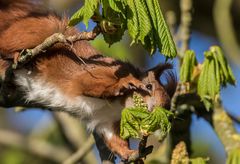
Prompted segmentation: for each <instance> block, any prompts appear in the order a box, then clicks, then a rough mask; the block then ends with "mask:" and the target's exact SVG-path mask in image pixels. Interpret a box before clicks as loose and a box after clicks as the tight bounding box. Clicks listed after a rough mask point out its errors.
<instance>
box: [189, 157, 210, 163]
mask: <svg viewBox="0 0 240 164" xmlns="http://www.w3.org/2000/svg"><path fill="white" fill-rule="evenodd" d="M207 161H208V159H204V158H201V157H197V158H192V159H190V163H191V164H207Z"/></svg>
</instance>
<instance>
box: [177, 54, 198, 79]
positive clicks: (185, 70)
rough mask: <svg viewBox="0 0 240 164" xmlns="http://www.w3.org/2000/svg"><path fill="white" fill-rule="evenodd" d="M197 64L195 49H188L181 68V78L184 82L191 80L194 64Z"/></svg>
mask: <svg viewBox="0 0 240 164" xmlns="http://www.w3.org/2000/svg"><path fill="white" fill-rule="evenodd" d="M196 65H197V59H196V56H195V53H194V51H192V50H187V51H186V52H185V55H184V58H183V62H182V65H181V69H180V80H181V82H182V83H185V82H190V81H191V79H192V73H193V69H194V66H196Z"/></svg>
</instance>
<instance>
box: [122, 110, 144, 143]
mask: <svg viewBox="0 0 240 164" xmlns="http://www.w3.org/2000/svg"><path fill="white" fill-rule="evenodd" d="M147 116H148V112H147V111H145V110H143V109H141V108H125V109H123V111H122V117H121V123H120V136H121V137H122V138H123V139H127V138H130V137H133V138H139V131H140V122H141V120H142V119H143V118H145V117H147Z"/></svg>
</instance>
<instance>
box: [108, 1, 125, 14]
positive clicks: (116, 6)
mask: <svg viewBox="0 0 240 164" xmlns="http://www.w3.org/2000/svg"><path fill="white" fill-rule="evenodd" d="M108 3H109V6H110V7H111V8H112V9H113V10H114V11H116V12H119V13H121V12H124V8H125V4H124V1H121V0H108Z"/></svg>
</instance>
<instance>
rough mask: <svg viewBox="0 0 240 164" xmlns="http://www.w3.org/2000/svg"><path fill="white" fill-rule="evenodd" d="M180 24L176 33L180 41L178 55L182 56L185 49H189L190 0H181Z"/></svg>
mask: <svg viewBox="0 0 240 164" xmlns="http://www.w3.org/2000/svg"><path fill="white" fill-rule="evenodd" d="M180 9H181V24H180V27H179V31H178V34H177V42H178V41H180V42H181V48H180V52H179V57H180V58H182V57H183V56H184V53H185V51H186V50H188V49H189V41H190V35H191V28H190V27H191V22H192V13H191V11H192V0H181V1H180Z"/></svg>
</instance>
